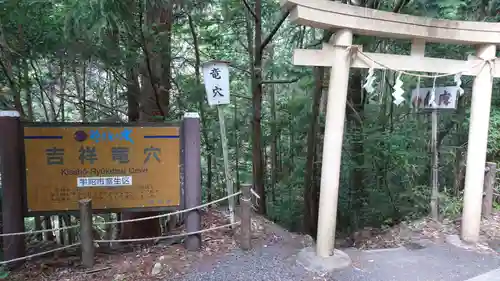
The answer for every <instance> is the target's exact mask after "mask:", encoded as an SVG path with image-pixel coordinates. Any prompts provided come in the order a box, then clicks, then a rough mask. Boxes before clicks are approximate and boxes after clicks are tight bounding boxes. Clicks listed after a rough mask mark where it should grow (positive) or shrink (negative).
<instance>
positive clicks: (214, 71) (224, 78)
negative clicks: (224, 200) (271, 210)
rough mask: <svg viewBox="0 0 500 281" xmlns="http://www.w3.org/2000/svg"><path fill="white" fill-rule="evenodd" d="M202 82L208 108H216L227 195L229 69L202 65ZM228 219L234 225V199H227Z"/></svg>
mask: <svg viewBox="0 0 500 281" xmlns="http://www.w3.org/2000/svg"><path fill="white" fill-rule="evenodd" d="M202 67H203V80H204V81H205V91H206V93H207V101H208V104H209V105H210V106H214V105H215V106H217V112H218V113H219V125H220V139H221V142H222V155H223V158H224V174H225V177H226V188H227V195H232V194H233V180H232V176H231V172H230V170H229V156H228V149H227V136H226V122H225V117H224V105H226V104H230V103H231V99H230V94H229V67H228V62H225V61H209V62H206V63H204V64H203V66H202ZM229 217H230V220H231V223H234V198H233V197H231V198H229Z"/></svg>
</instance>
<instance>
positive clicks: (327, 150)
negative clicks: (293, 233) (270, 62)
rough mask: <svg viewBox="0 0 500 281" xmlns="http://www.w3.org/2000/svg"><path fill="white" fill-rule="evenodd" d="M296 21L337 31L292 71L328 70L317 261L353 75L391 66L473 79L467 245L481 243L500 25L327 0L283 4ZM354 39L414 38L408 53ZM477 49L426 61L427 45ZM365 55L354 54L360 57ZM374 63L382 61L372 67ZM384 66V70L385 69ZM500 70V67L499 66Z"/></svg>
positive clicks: (326, 242) (324, 242)
mask: <svg viewBox="0 0 500 281" xmlns="http://www.w3.org/2000/svg"><path fill="white" fill-rule="evenodd" d="M281 6H282V8H283V9H284V10H288V11H290V19H291V21H292V22H293V23H296V24H300V25H306V26H310V27H315V28H321V29H330V30H334V31H335V34H334V35H333V36H332V39H331V40H330V42H329V43H328V44H323V48H322V49H320V50H306V49H296V50H295V51H294V55H293V63H294V64H295V65H303V66H305V65H307V66H324V67H331V73H330V82H329V87H328V103H327V112H326V124H325V137H324V147H323V160H322V162H323V165H322V171H321V191H320V202H319V217H318V232H317V235H318V236H317V245H316V255H317V256H319V257H322V258H326V257H330V256H332V255H333V251H334V239H335V228H336V216H337V201H338V189H339V175H340V164H341V152H342V141H343V131H344V120H345V108H346V99H347V86H348V79H349V69H350V68H351V67H355V68H370V67H374V68H390V69H397V70H401V71H422V72H434V73H456V72H459V71H461V70H463V72H462V73H463V75H471V76H475V79H474V84H473V87H472V105H471V116H470V128H469V141H468V148H467V168H466V179H465V194H464V208H463V215H462V233H461V234H462V239H463V240H464V241H467V242H477V241H478V239H479V227H480V221H481V202H482V196H483V181H484V165H485V161H486V148H487V139H488V125H489V115H490V103H491V93H492V83H493V77H500V67H498V66H499V63H498V61H496V57H495V53H496V45H497V44H499V43H500V24H499V23H485V22H465V21H451V20H438V19H432V18H424V17H416V16H409V15H403V14H395V13H390V12H384V11H379V10H373V9H368V8H362V7H357V6H351V5H347V4H342V3H339V2H333V1H328V0H282V1H281ZM353 33H355V34H362V35H371V36H380V37H386V38H402V39H410V40H412V48H411V55H409V56H407V55H393V54H379V53H365V52H362V50H361V46H352V40H353ZM426 42H438V43H452V44H467V45H475V46H477V52H476V56H470V57H469V58H468V60H467V61H461V60H451V59H439V58H429V57H425V55H424V51H425V43H426ZM357 53H358V54H363V55H364V56H362V55H356V54H357ZM366 57H369V58H371V59H372V63H373V61H376V62H378V63H379V64H377V63H374V64H370V62H369V61H368V60H367V59H366ZM382 65H383V66H382ZM495 65H496V66H497V67H495Z"/></svg>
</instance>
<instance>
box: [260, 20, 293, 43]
mask: <svg viewBox="0 0 500 281" xmlns="http://www.w3.org/2000/svg"><path fill="white" fill-rule="evenodd" d="M289 14H290V11H286V12H285V13H284V14H283V15H282V16H281V19H280V20H279V21H278V23H277V24H276V25H275V26H274V28H273V29H272V30H271V33H269V35H267V37H266V39H264V41H263V42H262V45H260V52H261V53H262V52H263V51H264V49H265V48H266V46H267V44H269V42H271V40H273V37H274V35H275V34H276V32H278V29H280V27H281V25H282V24H283V22H284V21H285V20H286V18H287V17H288V15H289Z"/></svg>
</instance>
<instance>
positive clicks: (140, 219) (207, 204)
mask: <svg viewBox="0 0 500 281" xmlns="http://www.w3.org/2000/svg"><path fill="white" fill-rule="evenodd" d="M240 194H241V191H238V192H236V193H233V194H231V195H228V196H226V197H223V198H220V199H217V200H214V201H212V202H208V203H205V204H202V205H199V206H196V207H192V208H188V209H184V210H179V211H175V212H172V213H168V214H162V215H156V216H151V217H145V218H137V219H130V220H121V221H108V222H101V223H95V224H94V225H107V224H119V223H127V222H136V221H145V220H152V219H158V218H163V217H169V216H173V215H177V214H182V213H186V212H190V211H193V210H196V209H200V208H204V207H208V206H210V205H212V204H215V203H218V202H221V201H224V200H227V199H229V198H232V197H235V196H238V195H240Z"/></svg>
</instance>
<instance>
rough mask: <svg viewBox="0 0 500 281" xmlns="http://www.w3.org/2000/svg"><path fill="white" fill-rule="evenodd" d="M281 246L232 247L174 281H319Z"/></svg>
mask: <svg viewBox="0 0 500 281" xmlns="http://www.w3.org/2000/svg"><path fill="white" fill-rule="evenodd" d="M287 252H288V251H284V249H283V245H280V244H275V245H270V246H267V247H264V248H261V249H257V250H253V251H251V252H248V253H245V252H242V251H241V250H235V251H234V252H233V253H231V254H230V255H228V256H226V257H224V258H223V259H221V260H220V261H218V262H216V263H215V264H212V265H203V264H202V265H200V267H199V268H198V271H197V272H193V273H191V274H188V275H186V276H184V277H183V278H181V279H177V280H176V281H211V280H213V281H225V280H235V281H236V280H237V281H246V280H252V281H308V280H321V279H315V276H314V275H313V274H311V273H309V272H307V271H306V270H305V269H304V268H302V266H300V265H296V263H295V255H288V254H287Z"/></svg>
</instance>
